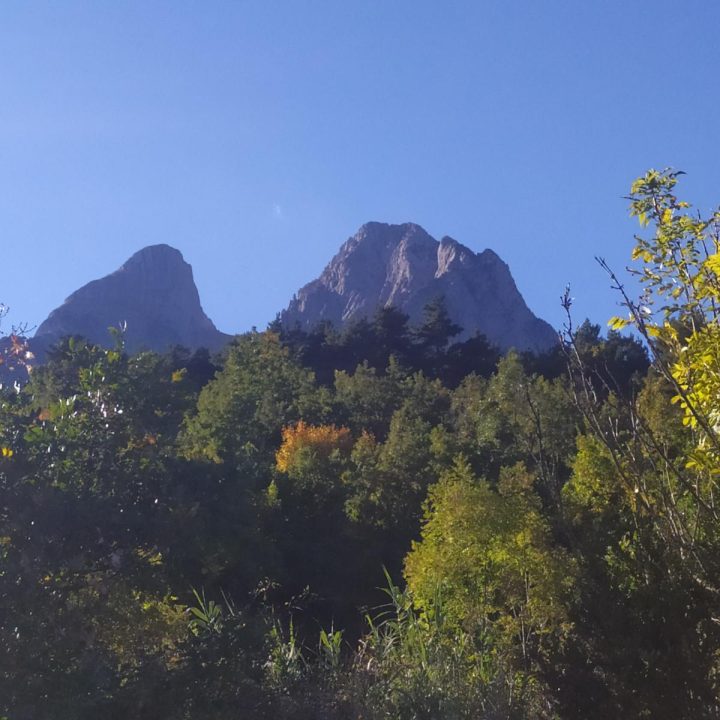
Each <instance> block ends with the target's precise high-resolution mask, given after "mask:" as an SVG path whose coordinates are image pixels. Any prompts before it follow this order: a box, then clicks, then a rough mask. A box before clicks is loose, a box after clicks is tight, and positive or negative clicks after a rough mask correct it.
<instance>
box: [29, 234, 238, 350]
mask: <svg viewBox="0 0 720 720" xmlns="http://www.w3.org/2000/svg"><path fill="white" fill-rule="evenodd" d="M119 326H124V327H125V328H126V330H125V347H126V349H127V350H128V351H129V352H131V353H132V352H138V351H140V350H155V351H158V352H162V351H164V350H167V349H169V348H171V347H173V346H175V345H182V346H184V347H187V348H191V349H193V348H198V347H206V348H209V349H210V350H217V349H219V348H221V347H222V346H223V345H224V344H225V343H226V342H227V341H228V340H229V339H230V336H229V335H226V334H225V333H222V332H220V331H219V330H218V329H217V328H216V327H215V325H213V323H212V321H211V320H210V319H209V318H208V317H207V315H205V313H204V312H203V309H202V307H201V305H200V297H199V295H198V291H197V288H196V286H195V282H194V280H193V274H192V268H191V267H190V265H189V264H188V263H186V262H185V260H184V259H183V256H182V254H181V253H180V251H179V250H176V249H175V248H172V247H170V246H169V245H151V246H149V247H146V248H144V249H142V250H140V251H139V252H137V253H135V254H134V255H133V256H132V257H131V258H130V259H129V260H128V261H127V262H126V263H125V264H124V265H123V266H122V267H121V268H120V269H119V270H116V271H115V272H114V273H112V274H111V275H107V276H106V277H104V278H101V279H100V280H93V281H92V282H90V283H88V284H87V285H84V286H83V287H81V288H80V289H79V290H77V291H75V292H74V293H73V294H72V295H70V297H69V298H67V300H65V302H64V303H63V304H62V305H61V306H60V307H59V308H57V309H56V310H53V311H52V312H51V313H50V315H49V316H48V318H47V320H45V321H44V322H43V323H42V324H41V325H40V326H39V327H38V329H37V332H36V333H35V337H34V338H33V340H32V346H33V349H34V350H35V349H36V348H37V349H38V350H39V351H41V352H42V351H43V350H44V349H45V348H48V347H49V346H50V345H52V344H53V343H54V342H56V341H57V340H59V339H60V338H62V337H64V336H66V335H82V336H83V337H85V338H87V339H88V340H90V341H91V342H93V343H97V344H99V345H104V346H108V345H111V344H112V342H113V341H112V338H111V336H110V333H109V332H108V328H109V327H119Z"/></svg>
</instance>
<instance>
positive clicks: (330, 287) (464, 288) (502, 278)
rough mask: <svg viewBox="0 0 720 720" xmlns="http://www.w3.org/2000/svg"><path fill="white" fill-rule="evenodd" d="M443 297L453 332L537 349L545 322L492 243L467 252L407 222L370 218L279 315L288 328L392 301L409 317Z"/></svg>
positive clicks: (548, 334) (547, 332) (340, 320)
mask: <svg viewBox="0 0 720 720" xmlns="http://www.w3.org/2000/svg"><path fill="white" fill-rule="evenodd" d="M438 296H443V297H444V299H445V303H446V306H447V309H448V312H449V313H450V316H451V318H452V319H453V321H454V322H456V323H457V324H458V325H460V326H461V327H462V328H463V333H462V335H460V336H459V337H460V339H463V338H467V337H470V336H472V335H474V334H475V333H478V332H479V333H482V334H484V335H485V336H486V337H487V338H488V339H489V340H490V341H491V342H492V343H494V344H496V345H497V346H498V347H500V348H501V349H508V348H511V347H515V348H517V349H520V350H526V349H530V350H545V349H547V348H549V347H550V346H552V345H553V344H554V343H555V342H556V335H555V332H554V331H553V329H552V328H551V327H550V326H549V325H548V324H547V323H546V322H544V321H543V320H540V319H538V318H537V317H535V315H533V313H532V312H531V311H530V310H529V308H528V307H527V305H526V304H525V301H524V300H523V298H522V296H521V295H520V293H519V291H518V289H517V287H516V285H515V282H514V280H513V278H512V275H511V274H510V270H509V268H508V266H507V265H506V264H505V263H504V262H503V261H502V260H501V259H500V257H499V256H498V255H497V254H496V253H495V252H493V251H492V250H489V249H488V250H484V251H483V252H481V253H475V252H473V251H472V250H470V249H469V248H468V247H466V246H465V245H462V244H461V243H459V242H458V241H457V240H454V239H453V238H451V237H448V236H446V237H443V238H442V240H440V241H439V242H438V241H437V240H435V239H434V238H433V237H432V236H430V235H429V234H428V233H427V232H426V231H425V230H424V229H423V228H422V227H420V226H419V225H416V224H415V223H403V224H401V225H388V224H385V223H378V222H370V223H366V224H365V225H363V226H362V227H361V228H360V229H359V230H358V232H357V233H355V235H353V236H352V237H351V238H349V239H348V240H347V241H346V242H345V243H344V244H343V245H342V246H341V248H340V250H339V251H338V253H337V255H335V257H334V258H333V259H332V260H331V261H330V263H329V264H328V265H327V266H326V267H325V269H324V270H323V272H322V274H321V275H320V277H319V278H318V279H317V280H314V281H312V282H311V283H309V284H308V285H306V286H305V287H303V288H301V289H300V290H299V291H298V292H297V294H296V295H295V297H294V298H293V300H292V301H291V302H290V305H289V306H288V307H287V309H286V310H284V311H283V312H282V313H281V314H280V321H281V322H282V323H283V324H284V325H285V326H288V327H292V326H295V325H299V326H300V327H303V328H305V329H309V328H311V327H313V326H314V325H316V324H317V323H318V322H320V321H330V322H332V323H333V324H334V325H336V326H337V327H341V326H342V325H344V324H345V323H347V322H349V321H352V320H356V319H359V318H361V317H367V316H370V315H372V314H373V313H374V312H375V311H376V310H377V308H378V307H385V306H394V307H397V308H398V309H400V310H403V311H404V312H406V313H407V314H408V315H409V316H410V319H411V322H416V323H417V322H419V321H420V320H421V319H422V314H423V310H424V307H425V306H426V305H427V304H428V303H429V302H430V301H431V300H433V299H435V298H436V297H438Z"/></svg>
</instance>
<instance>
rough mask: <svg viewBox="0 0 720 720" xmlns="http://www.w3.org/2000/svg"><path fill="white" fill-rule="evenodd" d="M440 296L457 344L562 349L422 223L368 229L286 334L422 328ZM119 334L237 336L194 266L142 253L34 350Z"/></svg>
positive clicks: (139, 338) (484, 267)
mask: <svg viewBox="0 0 720 720" xmlns="http://www.w3.org/2000/svg"><path fill="white" fill-rule="evenodd" d="M438 297H442V298H443V300H444V302H445V306H446V308H447V311H448V314H449V316H450V318H451V319H452V320H453V322H455V323H456V324H457V325H459V326H460V327H462V328H463V330H462V333H461V334H460V335H459V336H458V337H457V338H456V340H463V339H466V338H469V337H471V336H473V335H476V334H478V333H479V334H483V335H484V336H485V337H486V338H487V339H488V340H489V341H490V342H491V343H492V344H494V345H496V346H497V347H498V348H500V349H501V350H507V349H509V348H511V347H514V348H516V349H519V350H533V351H543V350H547V349H548V348H550V347H551V346H552V345H553V344H554V343H555V342H556V341H557V336H556V333H555V332H554V331H553V329H552V327H551V326H550V325H548V323H546V322H545V321H543V320H541V319H539V318H537V317H536V316H535V315H534V314H533V313H532V312H531V311H530V309H529V308H528V307H527V305H526V304H525V301H524V300H523V298H522V295H521V294H520V292H519V291H518V289H517V287H516V285H515V282H514V280H513V278H512V275H511V273H510V270H509V268H508V266H507V265H506V264H505V263H504V262H503V261H502V260H501V259H500V258H499V257H498V255H497V254H496V253H495V252H493V251H492V250H489V249H488V250H484V251H482V252H480V253H475V252H473V251H472V250H470V249H469V248H467V247H466V246H464V245H462V244H460V243H459V242H457V241H456V240H453V239H452V238H450V237H443V238H442V239H441V240H440V241H437V240H435V239H434V238H432V237H431V236H430V235H429V234H428V233H427V232H425V230H423V228H422V227H420V226H419V225H416V224H413V223H405V224H400V225H390V224H385V223H378V222H371V223H367V224H365V225H363V226H362V227H361V228H360V229H359V230H358V232H357V233H355V235H353V236H352V237H350V238H349V239H348V240H347V241H346V242H345V243H344V244H343V245H342V246H341V247H340V249H339V251H338V253H337V254H336V255H335V256H334V257H333V258H332V259H331V260H330V262H329V263H328V265H327V266H326V267H325V269H324V270H323V272H322V273H321V274H320V276H319V277H318V278H317V279H315V280H313V281H312V282H310V283H308V284H307V285H305V286H304V287H302V288H301V289H300V290H298V291H297V293H296V294H295V295H294V297H293V298H292V300H291V301H290V303H289V305H288V306H287V308H285V309H284V310H282V311H281V312H280V313H279V314H278V320H279V321H280V323H281V324H282V325H283V326H284V327H286V328H295V327H300V328H302V329H305V330H308V329H310V328H312V327H314V326H315V325H317V323H319V322H321V321H328V322H330V323H332V324H333V325H334V326H336V327H337V328H338V329H341V328H342V327H343V326H345V325H347V324H348V323H351V322H353V321H356V320H358V319H360V318H363V317H369V316H371V315H373V314H374V313H375V312H376V310H377V309H378V308H379V307H385V306H394V307H396V308H398V309H400V310H402V311H403V312H405V313H407V314H408V315H409V317H410V321H411V323H412V324H417V323H419V322H421V321H422V317H423V309H424V308H425V306H426V305H427V304H428V303H430V302H431V301H433V300H435V299H437V298H438ZM110 327H122V328H124V336H125V346H126V348H127V350H128V351H129V352H138V351H140V350H154V351H159V352H162V351H165V350H168V349H169V348H171V347H173V346H175V345H182V346H184V347H187V348H190V349H194V348H198V347H207V348H208V349H210V350H213V351H215V350H219V349H221V348H222V347H223V346H224V345H225V344H226V343H227V342H229V340H230V339H231V337H232V336H230V335H227V334H225V333H222V332H220V331H219V330H218V329H217V328H216V327H215V325H214V324H213V322H212V321H211V320H210V318H208V316H207V315H206V314H205V312H204V311H203V309H202V306H201V303H200V297H199V294H198V290H197V287H196V286H195V282H194V280H193V273H192V268H191V266H190V265H189V264H188V263H187V262H185V260H184V259H183V256H182V254H181V253H180V252H179V251H178V250H176V249H174V248H172V247H170V246H169V245H164V244H161V245H151V246H148V247H146V248H144V249H142V250H140V251H139V252H137V253H135V254H134V255H133V256H132V257H131V258H130V259H129V260H128V261H127V262H126V263H125V264H124V265H122V267H120V268H119V269H118V270H116V271H115V272H113V273H111V274H109V275H107V276H105V277H103V278H100V279H98V280H93V281H92V282H89V283H88V284H87V285H84V286H83V287H81V288H80V289H78V290H76V291H75V292H74V293H72V294H71V295H70V296H69V297H68V298H67V299H66V300H65V302H64V303H63V304H62V305H60V306H59V307H58V308H56V309H55V310H53V311H52V312H51V313H50V315H49V316H48V317H47V319H46V320H45V321H44V322H42V323H41V324H40V325H39V327H38V329H37V331H36V333H35V336H34V337H33V338H32V339H31V341H30V345H31V349H32V351H33V352H34V353H35V355H36V356H38V358H39V359H42V356H43V355H44V353H45V352H46V351H47V350H48V349H49V348H50V347H51V346H52V345H53V344H55V343H56V342H57V341H58V340H60V339H61V338H62V337H64V336H67V335H80V336H83V337H85V338H87V339H89V340H90V341H92V342H94V343H97V344H100V345H105V346H107V345H110V344H111V343H112V342H113V340H112V337H111V335H110V332H109V330H108V328H110ZM5 343H6V344H7V339H6V340H5Z"/></svg>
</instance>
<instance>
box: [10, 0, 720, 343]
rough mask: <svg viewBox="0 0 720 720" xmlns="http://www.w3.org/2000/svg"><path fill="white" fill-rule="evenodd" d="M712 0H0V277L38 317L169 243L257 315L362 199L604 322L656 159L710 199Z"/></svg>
mask: <svg viewBox="0 0 720 720" xmlns="http://www.w3.org/2000/svg"><path fill="white" fill-rule="evenodd" d="M719 30H720V3H718V2H714V1H713V0H683V1H682V2H680V1H679V0H674V1H673V2H670V1H667V0H654V1H653V2H647V0H603V1H601V0H596V1H592V0H584V1H581V0H565V1H560V0H542V1H541V0H523V1H521V0H493V1H492V2H491V1H490V0H467V1H466V2H453V1H452V0H442V1H441V0H436V1H433V2H429V1H423V0H397V1H394V0H377V1H376V0H362V1H359V0H358V1H355V2H346V1H344V0H325V1H322V2H321V1H317V2H316V1H313V0H304V1H300V0H284V1H283V2H279V1H274V0H257V1H256V0H251V1H250V0H249V1H242V0H237V1H235V2H210V1H205V0H198V1H197V2H181V1H179V0H172V1H170V0H168V1H167V2H148V1H143V2H129V1H126V2H102V1H100V0H97V1H95V0H94V1H92V2H71V1H70V0H66V1H64V2H62V3H59V2H52V3H50V2H48V3H38V2H14V1H8V2H5V3H2V4H1V5H0V248H1V249H2V252H1V254H0V262H1V263H2V264H1V265H0V267H1V268H2V275H1V277H2V280H1V281H0V301H1V302H4V303H6V304H8V305H10V306H11V310H12V313H11V317H12V319H13V320H15V321H16V322H17V321H21V320H23V321H27V322H29V323H31V324H37V323H39V322H40V321H41V320H43V319H44V317H45V316H46V315H47V314H48V312H49V311H50V310H51V309H53V308H54V307H56V306H57V305H59V304H60V303H61V302H62V301H63V299H64V298H65V297H66V296H67V295H68V294H70V293H71V292H72V291H73V290H75V289H77V288H78V287H79V286H81V285H82V284H84V283H85V282H88V281H89V280H92V279H94V278H97V277H100V276H102V275H105V274H107V273H109V272H111V271H113V270H115V269H116V268H117V267H119V266H120V265H121V264H122V263H123V261H124V260H125V259H127V258H128V257H129V256H130V255H131V254H132V253H133V252H135V251H136V250H138V249H140V248H141V247H143V246H145V245H149V244H153V243H160V242H165V243H169V244H170V245H173V246H175V247H177V248H179V249H180V250H181V251H182V252H183V254H184V256H185V259H186V260H187V261H188V262H190V263H191V264H192V265H193V268H194V271H195V279H196V282H197V285H198V288H199V290H200V296H201V298H202V301H203V306H204V308H205V310H206V312H207V313H208V315H209V316H210V317H211V318H212V319H213V320H214V321H215V323H216V325H217V326H218V327H219V328H220V329H221V330H224V331H226V332H240V331H244V330H247V329H249V328H250V327H251V326H252V325H256V326H258V327H264V326H265V325H266V323H267V322H268V321H269V320H271V319H272V318H273V317H274V316H275V313H276V312H277V311H278V310H280V309H281V308H283V307H284V306H285V305H286V304H287V302H288V301H289V299H290V297H291V296H292V294H293V292H294V291H295V290H297V289H298V288H299V287H300V286H301V285H303V284H305V283H306V282H308V281H309V280H311V279H313V278H314V277H316V276H317V275H318V274H319V272H320V271H321V269H322V267H323V266H324V265H325V263H326V262H327V261H328V260H329V259H330V257H331V256H332V255H333V254H334V253H335V251H336V250H337V248H338V247H339V245H340V244H341V243H342V242H343V241H344V240H345V239H346V238H347V237H348V236H350V235H352V234H354V232H355V231H356V229H357V228H358V227H359V226H360V225H361V224H362V223H364V222H367V221H369V220H378V221H383V222H406V221H412V222H416V223H418V224H420V225H422V226H423V227H425V229H426V230H427V231H428V232H430V233H431V234H432V235H434V236H435V237H437V238H438V239H439V238H440V237H442V236H443V235H451V236H452V237H454V238H455V239H456V240H458V241H460V242H462V243H464V244H466V245H468V246H470V247H471V248H473V249H474V250H478V251H479V250H482V249H484V248H485V247H492V248H493V249H494V250H495V251H496V252H497V253H498V254H499V255H500V256H501V257H502V258H503V259H504V260H505V261H506V262H508V263H509V265H510V268H511V270H512V272H513V275H514V277H515V279H516V282H517V284H518V287H519V288H520V291H521V292H522V293H523V295H524V296H525V299H526V300H527V302H528V304H529V305H530V307H531V308H532V309H533V310H534V311H535V312H536V313H537V314H539V315H540V316H542V317H544V318H545V319H547V320H548V321H550V322H551V323H552V324H553V325H555V326H558V325H559V324H560V323H561V321H562V313H561V311H560V308H559V302H558V298H559V296H560V295H561V293H562V290H563V287H564V286H565V284H566V283H570V284H571V285H572V288H573V295H574V296H575V298H576V309H577V315H578V316H579V318H580V319H581V318H582V317H585V316H589V317H590V318H591V319H593V320H594V321H596V322H603V323H604V322H605V320H606V319H607V317H608V316H610V315H612V314H615V313H616V312H617V308H616V306H615V302H616V299H615V298H614V296H613V294H612V292H611V291H610V290H609V287H608V281H607V279H606V278H605V277H604V276H603V274H602V271H601V270H600V269H599V268H598V267H597V266H596V265H595V263H594V261H593V256H594V255H597V254H602V255H604V256H605V257H607V259H608V260H609V261H610V262H611V263H612V264H613V265H614V266H616V267H618V268H622V267H623V266H624V265H625V264H626V261H627V259H628V256H629V252H630V248H631V245H632V235H633V233H634V232H635V225H634V223H633V222H631V221H630V220H629V219H628V217H627V212H626V205H627V203H626V201H624V200H623V199H622V196H623V195H624V194H625V193H626V192H627V189H628V187H629V185H630V182H631V181H632V179H633V178H634V177H636V176H637V175H639V174H641V173H642V172H644V171H645V170H646V169H647V168H649V167H665V166H674V167H676V168H679V169H683V170H685V171H686V172H687V173H688V177H687V179H686V180H685V181H684V182H683V186H684V190H683V192H684V193H685V194H686V195H687V196H688V198H689V199H691V200H693V201H695V202H696V203H697V204H698V205H700V206H701V207H703V208H706V209H709V208H710V207H712V206H713V205H714V204H715V203H718V202H720V162H718V159H719V158H718V155H719V153H720V142H719V139H720V137H719V136H720V122H719V121H718V117H719V116H720V113H719V112H718V110H719V109H720V107H719V106H720V99H719V98H720V95H719V94H718V83H719V77H720V41H718V31H719Z"/></svg>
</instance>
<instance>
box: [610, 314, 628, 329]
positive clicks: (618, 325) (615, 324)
mask: <svg viewBox="0 0 720 720" xmlns="http://www.w3.org/2000/svg"><path fill="white" fill-rule="evenodd" d="M629 324H630V321H629V320H625V319H623V318H621V317H618V316H617V315H616V316H615V317H611V318H610V319H609V320H608V325H609V327H610V329H611V330H622V329H623V328H624V327H626V326H628V325H629Z"/></svg>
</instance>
